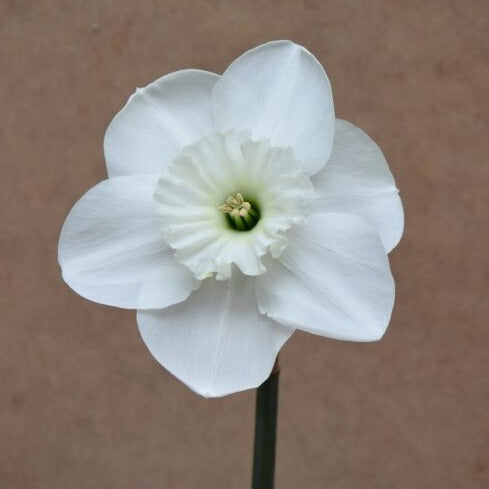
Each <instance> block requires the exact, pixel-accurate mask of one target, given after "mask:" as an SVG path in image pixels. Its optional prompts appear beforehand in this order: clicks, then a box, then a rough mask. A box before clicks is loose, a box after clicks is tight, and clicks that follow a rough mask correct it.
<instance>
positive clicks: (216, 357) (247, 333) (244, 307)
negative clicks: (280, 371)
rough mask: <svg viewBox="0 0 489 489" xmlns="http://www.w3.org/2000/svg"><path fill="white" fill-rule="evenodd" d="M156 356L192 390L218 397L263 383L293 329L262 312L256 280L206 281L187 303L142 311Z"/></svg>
mask: <svg viewBox="0 0 489 489" xmlns="http://www.w3.org/2000/svg"><path fill="white" fill-rule="evenodd" d="M138 325H139V330H140V332H141V335H142V337H143V340H144V342H145V343H146V345H147V347H148V348H149V350H150V352H151V353H152V354H153V356H154V357H155V358H156V360H158V362H160V363H161V364H162V365H163V366H164V367H165V368H166V369H168V370H169V371H170V372H171V373H172V374H174V375H175V376H176V377H178V378H179V379H180V380H181V381H182V382H184V383H185V384H187V385H188V386H189V387H190V388H191V389H193V390H194V391H196V392H198V393H199V394H201V395H203V396H205V397H217V396H224V395H226V394H231V393H233V392H238V391H241V390H244V389H251V388H253V387H257V386H259V385H260V384H261V383H262V382H263V381H264V380H265V379H266V378H267V377H268V375H269V374H270V371H271V369H272V367H273V364H274V361H275V358H276V356H277V354H278V352H279V350H280V348H281V347H282V345H283V344H284V343H285V341H286V340H287V339H288V338H289V337H290V335H291V334H292V332H293V329H291V328H288V327H286V326H282V325H280V324H276V323H274V322H273V321H272V320H271V319H269V318H267V317H265V316H262V315H260V314H259V312H258V309H257V306H256V299H255V295H254V283H253V280H252V279H249V278H248V277H244V276H242V275H241V274H239V275H238V274H236V273H235V274H234V275H233V278H232V279H231V280H227V281H225V282H218V281H216V280H214V279H212V278H210V279H207V280H205V281H204V282H203V283H202V286H201V287H200V289H199V290H198V291H197V292H194V293H193V294H192V295H191V296H190V298H189V299H188V300H187V301H185V303H182V304H178V305H175V306H171V307H169V308H167V309H164V310H151V311H150V310H145V311H138Z"/></svg>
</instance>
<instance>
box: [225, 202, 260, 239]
mask: <svg viewBox="0 0 489 489" xmlns="http://www.w3.org/2000/svg"><path fill="white" fill-rule="evenodd" d="M218 209H219V210H220V211H222V212H224V213H225V214H227V217H228V222H229V224H230V225H231V227H232V228H233V229H235V230H237V231H249V230H250V229H252V228H254V227H255V226H256V223H257V222H258V220H259V219H260V213H259V211H258V209H257V208H254V207H253V206H252V204H251V203H250V202H247V201H246V200H245V199H244V197H243V195H242V194H240V193H239V192H238V193H237V194H236V195H235V196H232V195H230V196H229V197H228V198H227V199H226V203H225V204H223V205H220V206H219V207H218Z"/></svg>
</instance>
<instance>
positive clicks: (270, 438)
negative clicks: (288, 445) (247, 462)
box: [252, 357, 279, 489]
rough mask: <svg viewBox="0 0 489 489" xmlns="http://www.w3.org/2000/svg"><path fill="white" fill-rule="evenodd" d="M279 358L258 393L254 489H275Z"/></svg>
mask: <svg viewBox="0 0 489 489" xmlns="http://www.w3.org/2000/svg"><path fill="white" fill-rule="evenodd" d="M278 379H279V366H278V357H277V360H276V362H275V366H274V367H273V370H272V373H271V374H270V377H268V379H267V380H266V381H265V382H264V383H263V384H262V385H261V386H260V387H258V389H257V391H256V419H255V446H254V454H253V479H252V489H273V486H274V476H275V441H276V438H277V407H278Z"/></svg>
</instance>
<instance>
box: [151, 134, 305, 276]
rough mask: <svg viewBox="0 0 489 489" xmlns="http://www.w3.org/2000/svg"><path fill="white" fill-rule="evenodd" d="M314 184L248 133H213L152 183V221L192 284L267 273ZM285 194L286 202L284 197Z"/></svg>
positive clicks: (301, 216) (291, 159)
mask: <svg viewBox="0 0 489 489" xmlns="http://www.w3.org/2000/svg"><path fill="white" fill-rule="evenodd" d="M313 195H314V194H313V186H312V183H311V181H310V179H309V177H308V176H307V175H306V174H305V173H304V170H303V168H302V166H301V164H300V163H299V162H298V161H297V160H296V158H295V156H294V152H293V150H292V149H291V148H282V147H275V146H272V145H271V144H270V141H269V140H266V139H262V140H257V141H256V140H253V139H251V137H250V135H249V134H248V133H246V132H237V131H229V132H226V133H219V132H212V133H209V134H207V135H206V136H204V137H203V138H202V139H200V140H199V141H196V142H195V143H193V144H191V145H189V146H186V147H185V148H183V149H182V151H181V153H180V154H179V155H178V156H177V157H176V158H175V159H174V160H173V162H172V163H171V164H170V165H169V167H168V169H167V171H166V172H165V174H164V175H162V176H161V178H160V179H159V180H158V182H157V184H156V186H155V193H154V202H155V209H156V213H157V219H158V224H159V227H160V229H161V232H162V233H163V237H164V239H165V241H166V242H167V243H168V244H169V246H170V247H171V248H173V249H174V250H175V258H176V260H177V261H178V262H180V263H182V264H183V265H185V266H186V267H188V268H189V269H190V270H191V271H192V272H193V274H194V276H195V277H196V278H197V279H198V280H203V279H205V278H207V277H210V276H215V278H216V279H218V280H225V279H228V278H230V277H231V274H232V273H233V268H234V267H237V268H238V269H239V270H240V271H241V272H242V273H244V274H245V275H260V274H262V273H265V272H266V268H265V265H264V264H263V260H262V258H263V257H264V256H265V255H270V256H271V257H272V258H277V257H278V256H280V254H281V253H282V251H283V250H284V249H285V247H286V246H287V230H288V229H290V228H291V227H292V226H293V225H295V224H297V223H302V222H304V220H305V219H306V218H307V216H308V215H309V214H310V205H311V201H312V198H313ZM284 196H286V198H285V197H284Z"/></svg>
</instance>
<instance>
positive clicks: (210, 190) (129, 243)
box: [59, 41, 403, 396]
mask: <svg viewBox="0 0 489 489" xmlns="http://www.w3.org/2000/svg"><path fill="white" fill-rule="evenodd" d="M105 156H106V161H107V170H108V175H109V179H108V180H104V181H103V182H101V183H99V184H98V185H96V186H95V187H93V188H92V189H90V190H89V191H88V192H87V193H86V194H85V195H84V196H83V197H82V198H81V199H80V200H79V201H78V202H77V203H76V204H75V206H74V207H73V209H72V210H71V212H70V213H69V215H68V217H67V219H66V222H65V223H64V226H63V229H62V231H61V237H60V242H59V263H60V265H61V268H62V272H63V278H64V280H65V281H66V282H67V284H68V285H69V286H70V287H71V288H73V289H74V290H75V291H76V292H77V293H79V294H80V295H82V296H84V297H86V298H87V299H90V300H93V301H96V302H99V303H102V304H108V305H112V306H117V307H123V308H131V309H137V310H138V312H137V321H138V325H139V330H140V332H141V335H142V338H143V340H144V342H145V343H146V345H147V347H148V348H149V350H150V352H151V353H152V354H153V355H154V357H155V358H156V359H157V360H158V362H160V363H161V364H162V365H163V366H164V367H165V368H166V369H168V370H169V371H170V372H172V373H173V374H174V375H175V376H177V377H178V378H179V379H180V380H182V381H183V382H184V383H185V384H187V385H188V386H189V387H190V388H191V389H193V390H195V391H196V392H198V393H200V394H202V395H204V396H222V395H225V394H230V393H232V392H237V391H240V390H244V389H249V388H252V387H256V386H258V385H260V384H261V383H262V382H263V381H264V380H265V379H266V378H267V376H268V375H269V373H270V371H271V369H272V366H273V364H274V361H275V358H276V356H277V354H278V352H279V350H280V348H281V347H282V346H283V344H284V343H285V341H286V340H287V339H288V338H289V337H290V336H291V334H292V333H293V331H294V329H296V328H298V329H302V330H305V331H309V332H311V333H315V334H319V335H322V336H327V337H330V338H336V339H341V340H352V341H373V340H378V339H379V338H381V336H382V335H383V333H384V332H385V330H386V328H387V325H388V322H389V319H390V315H391V311H392V306H393V302H394V282H393V279H392V275H391V272H390V268H389V262H388V259H387V253H388V252H389V251H390V250H391V249H392V248H393V247H394V246H395V245H396V244H397V243H398V241H399V239H400V236H401V234H402V229H403V211H402V206H401V201H400V199H399V195H398V190H397V188H396V186H395V183H394V179H393V177H392V174H391V172H390V171H389V168H388V166H387V163H386V161H385V159H384V156H383V155H382V152H381V151H380V149H379V148H378V147H377V145H376V144H375V143H374V142H373V141H372V140H371V139H370V138H369V137H368V136H367V135H366V134H365V133H364V132H362V131H361V130H360V129H358V128H357V127H355V126H353V125H352V124H350V123H349V122H345V121H342V120H338V119H336V120H335V116H334V109H333V99H332V94H331V88H330V84H329V81H328V78H327V76H326V73H325V72H324V70H323V68H322V66H321V65H320V63H319V62H318V61H317V59H316V58H315V57H314V56H313V55H312V54H311V53H310V52H308V51H307V50H306V49H305V48H303V47H301V46H298V45H296V44H294V43H292V42H288V41H276V42H270V43H267V44H264V45H261V46H258V47H256V48H255V49H252V50H251V51H248V52H246V53H245V54H243V55H242V56H240V57H239V58H238V59H237V60H236V61H234V62H233V63H232V64H231V65H230V66H229V67H228V68H227V70H226V71H225V72H224V74H223V75H221V76H219V75H216V74H214V73H209V72H206V71H200V70H182V71H178V72H175V73H171V74H169V75H166V76H164V77H162V78H160V79H159V80H156V81H155V82H153V83H151V84H149V85H148V86H146V87H145V88H142V89H137V90H136V92H135V93H134V94H133V95H132V96H131V97H130V98H129V100H128V102H127V104H126V105H125V106H124V108H123V109H122V110H121V111H120V112H119V113H118V114H117V115H116V116H115V118H114V119H113V121H112V122H111V124H110V125H109V127H108V129H107V133H106V136H105Z"/></svg>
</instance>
